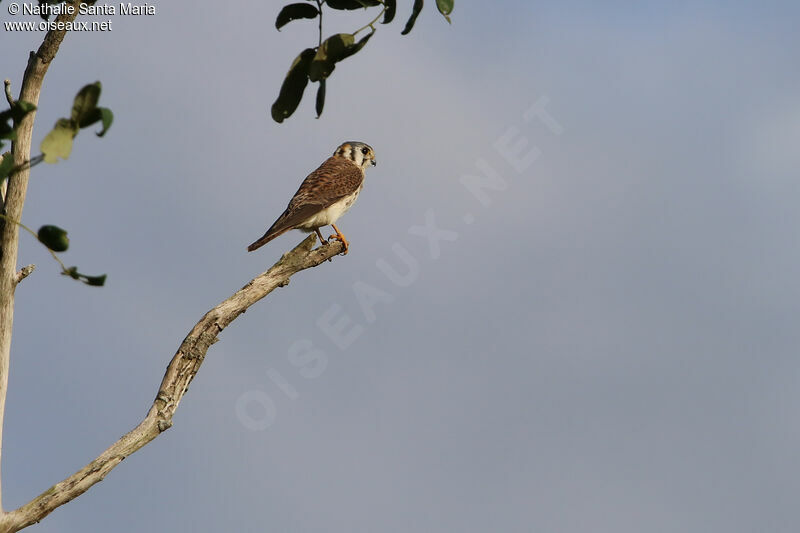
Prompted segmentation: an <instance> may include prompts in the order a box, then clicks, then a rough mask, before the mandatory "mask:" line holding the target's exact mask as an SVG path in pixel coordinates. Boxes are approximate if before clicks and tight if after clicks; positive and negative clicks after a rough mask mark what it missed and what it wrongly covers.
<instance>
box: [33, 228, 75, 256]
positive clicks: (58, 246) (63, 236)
mask: <svg viewBox="0 0 800 533" xmlns="http://www.w3.org/2000/svg"><path fill="white" fill-rule="evenodd" d="M37 236H38V237H39V242H41V243H42V244H44V245H45V246H47V247H48V248H50V249H51V250H53V251H54V252H66V251H67V248H69V237H67V232H66V231H65V230H63V229H61V228H59V227H58V226H42V227H41V228H39V232H38V233H37Z"/></svg>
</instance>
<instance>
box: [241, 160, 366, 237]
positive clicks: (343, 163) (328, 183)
mask: <svg viewBox="0 0 800 533" xmlns="http://www.w3.org/2000/svg"><path fill="white" fill-rule="evenodd" d="M363 182H364V172H363V171H362V170H361V169H360V168H358V167H357V166H356V165H355V164H353V163H352V162H351V161H349V160H346V159H343V158H341V157H329V158H328V159H327V160H326V161H325V162H324V163H322V164H321V165H320V166H319V168H318V169H317V170H315V171H314V172H312V173H311V174H309V175H308V177H306V179H305V180H303V183H302V184H300V188H299V189H297V192H296V193H294V196H293V197H292V200H291V201H290V202H289V205H288V206H287V207H286V210H285V211H284V212H283V213H282V214H281V216H279V217H278V220H276V221H275V223H274V224H272V226H270V228H269V229H268V230H267V232H266V233H265V234H264V236H263V237H261V238H260V239H258V240H257V241H256V242H254V243H253V244H251V245H250V246H249V247H248V250H250V251H252V250H255V249H256V248H259V247H261V246H263V245H264V244H266V243H268V242H269V241H271V240H272V239H274V238H275V237H278V236H279V235H282V234H284V233H286V232H287V231H289V230H292V229H294V228H295V227H296V226H297V225H298V224H300V223H301V222H303V221H305V220H308V219H309V218H311V217H312V216H314V215H315V214H316V213H319V212H320V211H322V210H323V209H325V208H326V207H330V206H331V205H333V204H334V203H336V202H337V201H338V200H341V199H342V198H344V197H346V196H349V195H351V194H353V193H354V192H356V191H357V190H358V189H359V187H361V184H362V183H363Z"/></svg>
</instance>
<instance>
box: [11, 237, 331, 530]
mask: <svg viewBox="0 0 800 533" xmlns="http://www.w3.org/2000/svg"><path fill="white" fill-rule="evenodd" d="M316 239H317V237H316V235H315V234H313V233H312V234H311V235H310V236H309V237H307V238H306V239H305V240H304V241H303V242H301V243H300V244H299V245H297V246H296V247H295V248H294V249H293V250H291V251H290V252H287V253H285V254H284V255H283V257H281V259H280V260H279V261H278V262H277V263H275V264H274V265H273V266H272V267H271V268H270V269H269V270H267V271H266V272H264V273H262V274H260V275H259V276H257V277H255V278H254V279H252V280H251V281H250V282H249V283H248V284H247V285H245V286H244V287H242V288H241V289H239V290H238V291H237V292H236V293H234V294H233V295H232V296H231V297H230V298H228V299H227V300H225V301H223V302H222V303H220V304H219V305H217V306H216V307H214V308H213V309H211V310H210V311H209V312H208V313H206V314H205V316H203V318H201V319H200V321H199V322H198V323H197V324H196V325H195V326H194V327H193V328H192V330H191V331H190V332H189V334H188V335H187V336H186V338H185V339H184V340H183V342H182V343H181V345H180V346H179V347H178V351H177V352H176V353H175V356H174V357H173V358H172V360H171V361H170V362H169V365H167V370H166V373H165V374H164V378H163V380H162V381H161V386H160V387H159V389H158V393H157V394H156V398H155V400H154V401H153V404H152V406H151V407H150V410H149V411H148V413H147V416H145V417H144V420H142V422H141V423H139V425H138V426H136V427H135V428H133V429H132V430H131V431H130V432H128V433H127V434H125V435H124V436H123V437H122V438H120V439H119V440H118V441H116V442H115V443H114V444H112V445H111V446H109V447H108V449H106V450H105V451H104V452H103V453H101V454H100V455H99V456H98V457H97V458H96V459H94V460H93V461H92V462H90V463H89V464H88V465H86V466H84V467H83V468H81V469H80V470H78V471H77V472H75V473H74V474H72V475H71V476H69V477H68V478H66V479H64V480H63V481H60V482H58V483H56V484H55V485H53V486H52V487H50V488H49V489H47V490H46V491H44V492H43V493H41V494H40V495H39V496H37V497H36V498H34V499H33V500H31V501H30V502H28V503H26V504H25V505H23V506H21V507H19V508H18V509H15V510H13V511H9V512H6V513H3V515H2V516H0V533H12V532H14V531H19V530H20V529H22V528H25V527H27V526H29V525H31V524H34V523H36V522H39V521H40V520H41V519H42V518H44V517H46V516H47V515H48V514H50V513H51V512H53V511H54V510H55V509H56V508H58V507H59V506H61V505H64V504H65V503H67V502H69V501H71V500H73V499H74V498H77V497H78V496H80V495H81V494H83V493H84V492H86V491H87V490H89V488H90V487H91V486H92V485H94V484H95V483H98V482H99V481H102V480H103V478H105V477H106V475H107V474H108V473H109V472H110V471H111V470H112V469H113V468H114V467H115V466H117V465H118V464H119V463H120V462H122V460H123V459H125V458H126V457H127V456H129V455H130V454H132V453H133V452H135V451H137V450H139V449H140V448H142V447H143V446H145V445H146V444H147V443H149V442H150V441H152V440H153V439H155V438H156V437H158V435H160V434H161V432H163V431H166V430H167V429H169V428H170V427H171V426H172V416H173V415H174V414H175V411H176V410H177V408H178V404H179V403H180V401H181V399H182V398H183V395H184V394H185V393H186V391H187V390H188V387H189V383H191V381H192V379H193V378H194V376H195V375H196V374H197V371H198V370H200V365H201V364H203V360H204V359H205V356H206V352H208V349H209V347H210V346H211V345H212V344H214V343H215V342H217V340H219V339H218V338H217V337H218V336H219V334H220V333H221V332H222V330H224V329H225V327H227V326H228V324H230V323H231V322H233V321H234V320H235V319H236V318H237V317H238V316H239V315H241V314H242V313H244V312H245V311H247V309H248V308H249V307H250V306H251V305H253V304H254V303H256V302H257V301H259V300H260V299H262V298H264V297H265V296H266V295H268V294H269V293H270V292H272V291H273V290H274V289H275V288H277V287H284V286H286V285H288V284H289V278H290V277H291V276H292V275H294V274H296V273H297V272H300V271H301V270H305V269H307V268H311V267H315V266H317V265H320V264H321V263H323V262H325V261H326V260H329V259H332V258H333V256H335V255H337V254H339V253H341V252H342V251H343V249H344V246H343V245H342V243H341V242H339V241H331V242H330V243H329V244H326V245H323V246H320V247H319V248H316V249H313V250H312V248H313V246H314V243H315V242H316Z"/></svg>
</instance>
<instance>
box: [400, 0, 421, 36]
mask: <svg viewBox="0 0 800 533" xmlns="http://www.w3.org/2000/svg"><path fill="white" fill-rule="evenodd" d="M423 3H424V0H414V7H413V8H412V9H411V16H410V17H409V18H408V22H406V27H405V28H403V31H401V32H400V34H401V35H407V34H408V32H410V31H411V29H412V28H413V27H414V23H415V22H416V21H417V17H418V16H419V13H420V11H422V4H423Z"/></svg>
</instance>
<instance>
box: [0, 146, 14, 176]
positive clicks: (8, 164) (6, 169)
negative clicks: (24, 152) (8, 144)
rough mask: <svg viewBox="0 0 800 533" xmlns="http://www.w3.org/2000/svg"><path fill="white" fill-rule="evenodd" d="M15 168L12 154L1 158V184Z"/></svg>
mask: <svg viewBox="0 0 800 533" xmlns="http://www.w3.org/2000/svg"><path fill="white" fill-rule="evenodd" d="M13 168H14V158H13V157H11V152H6V153H5V154H3V155H2V156H0V182H1V181H2V180H4V179H5V178H6V177H7V176H8V175H9V174H11V170H12V169H13Z"/></svg>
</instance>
